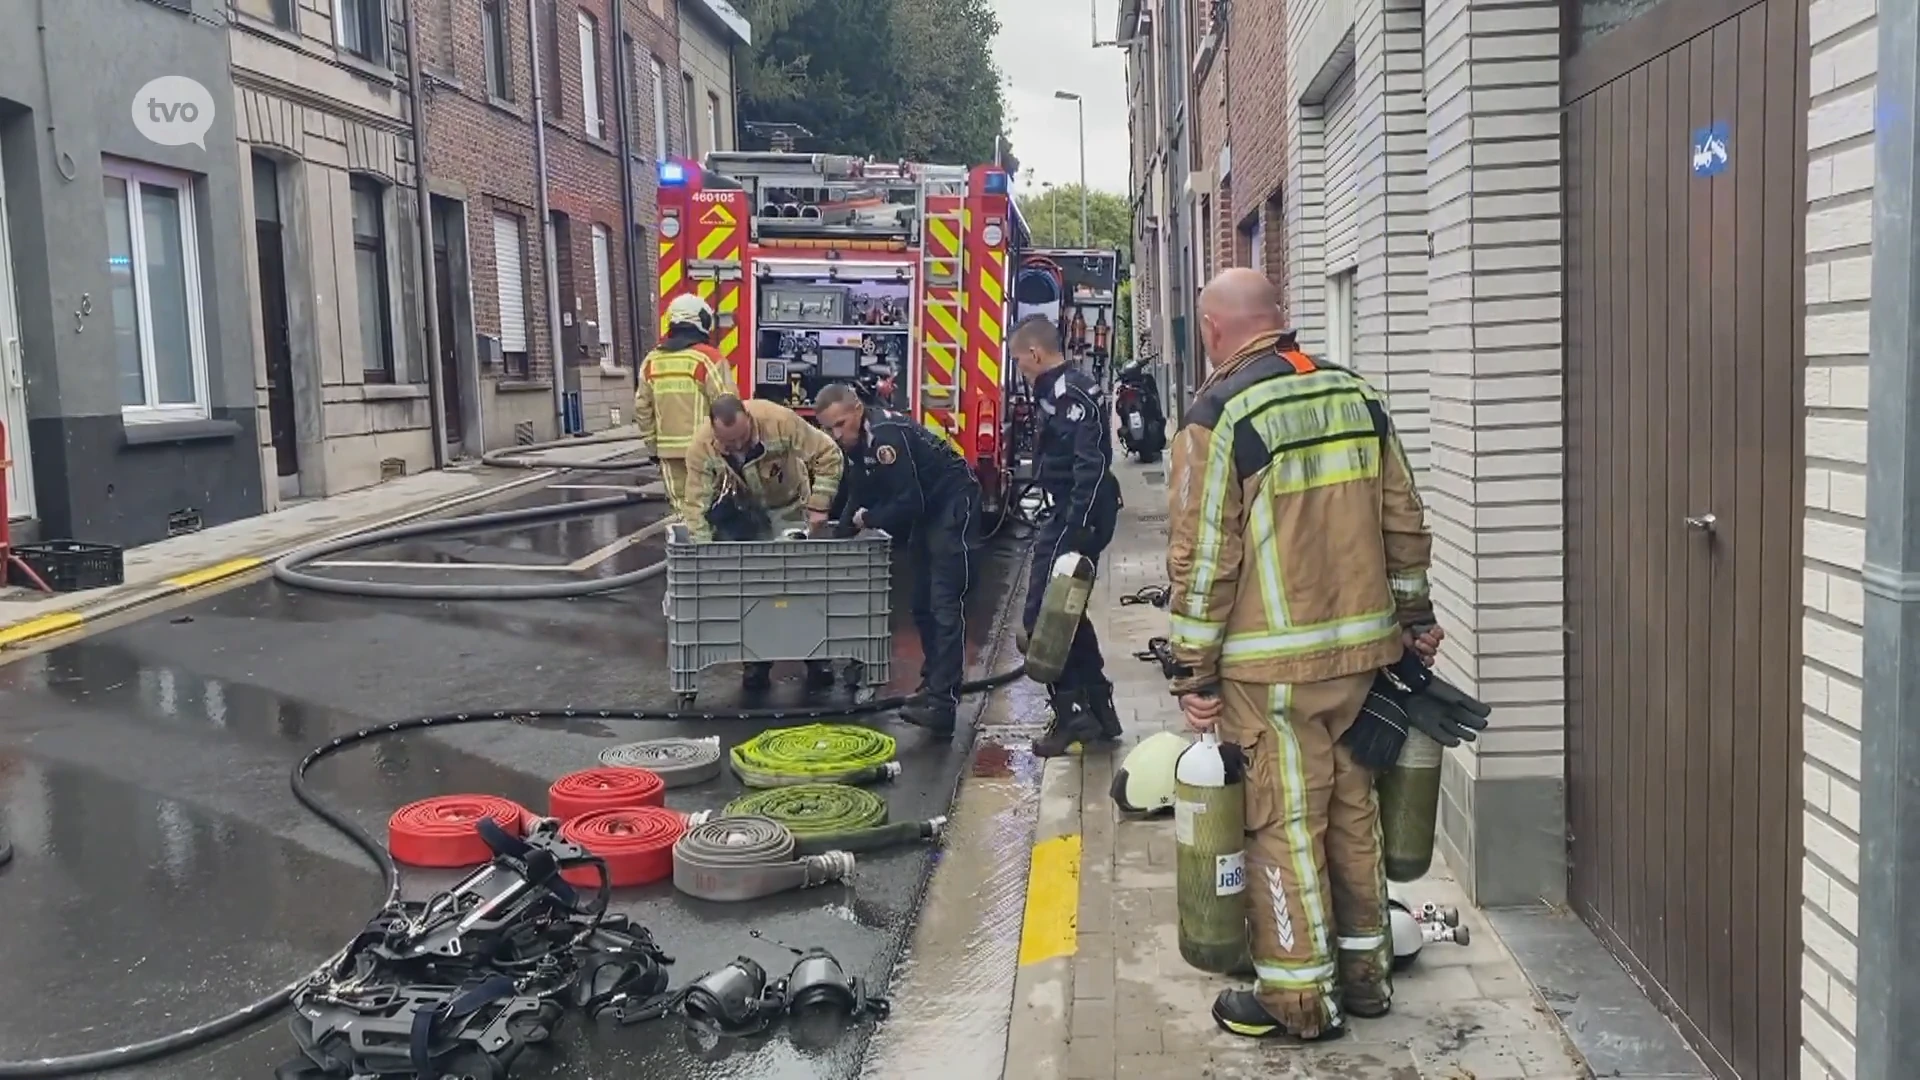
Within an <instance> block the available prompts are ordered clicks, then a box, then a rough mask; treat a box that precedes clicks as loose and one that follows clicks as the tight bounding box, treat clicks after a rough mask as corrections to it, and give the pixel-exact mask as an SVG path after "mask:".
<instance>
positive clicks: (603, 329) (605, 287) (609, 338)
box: [593, 225, 613, 360]
mask: <svg viewBox="0 0 1920 1080" xmlns="http://www.w3.org/2000/svg"><path fill="white" fill-rule="evenodd" d="M612 247H613V237H612V236H610V235H609V234H608V233H607V227H606V226H605V225H595V226H594V227H593V296H594V299H595V300H596V301H598V303H596V304H595V306H596V307H597V308H598V309H599V313H600V344H602V345H605V346H607V347H608V348H609V349H611V348H612V347H613V252H612ZM607 359H609V360H611V359H613V357H612V356H611V355H609V356H608V357H607Z"/></svg>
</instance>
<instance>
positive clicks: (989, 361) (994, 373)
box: [980, 352, 1000, 387]
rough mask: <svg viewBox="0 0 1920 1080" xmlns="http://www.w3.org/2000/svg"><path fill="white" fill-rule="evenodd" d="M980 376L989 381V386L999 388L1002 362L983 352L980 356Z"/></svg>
mask: <svg viewBox="0 0 1920 1080" xmlns="http://www.w3.org/2000/svg"><path fill="white" fill-rule="evenodd" d="M980 376H981V377H982V378H984V379H986V380H987V385H989V386H995V387H997V386H999V385H1000V361H998V360H995V359H993V358H992V357H991V356H988V355H987V354H986V353H985V352H982V353H981V354H980Z"/></svg>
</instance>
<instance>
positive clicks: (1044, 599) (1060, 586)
mask: <svg viewBox="0 0 1920 1080" xmlns="http://www.w3.org/2000/svg"><path fill="white" fill-rule="evenodd" d="M1092 595H1093V562H1092V560H1090V559H1088V558H1087V557H1086V556H1084V555H1081V554H1079V553H1077V552H1072V551H1069V552H1067V553H1066V554H1064V555H1062V556H1060V557H1059V558H1057V559H1055V560H1053V572H1052V573H1051V574H1049V575H1048V576H1047V591H1046V592H1045V593H1043V594H1042V595H1041V597H1040V614H1039V615H1037V616H1035V618H1034V620H1033V632H1032V633H1030V634H1028V635H1027V678H1029V679H1032V680H1033V681H1034V682H1039V683H1053V682H1057V681H1058V680H1059V678H1060V673H1061V672H1063V671H1065V670H1066V668H1067V653H1068V652H1070V651H1071V650H1072V649H1073V635H1074V634H1075V633H1076V632H1078V631H1079V629H1080V616H1082V615H1083V614H1085V613H1086V610H1087V598H1088V597H1090V596H1092Z"/></svg>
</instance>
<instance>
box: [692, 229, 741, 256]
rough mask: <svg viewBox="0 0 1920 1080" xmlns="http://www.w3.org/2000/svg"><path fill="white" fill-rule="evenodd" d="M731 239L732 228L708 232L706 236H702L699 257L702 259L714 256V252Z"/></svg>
mask: <svg viewBox="0 0 1920 1080" xmlns="http://www.w3.org/2000/svg"><path fill="white" fill-rule="evenodd" d="M731 239H733V230H732V229H715V230H713V231H712V232H710V233H708V234H707V235H706V236H704V237H701V239H700V248H699V252H700V255H699V257H700V258H702V259H711V258H713V253H714V252H716V251H719V250H720V248H721V246H722V245H724V244H725V243H726V242H727V241H729V240H731Z"/></svg>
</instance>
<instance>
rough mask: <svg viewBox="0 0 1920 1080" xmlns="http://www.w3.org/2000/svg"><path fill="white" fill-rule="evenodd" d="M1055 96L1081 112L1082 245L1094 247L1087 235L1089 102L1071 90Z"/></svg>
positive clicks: (1059, 92) (1058, 91)
mask: <svg viewBox="0 0 1920 1080" xmlns="http://www.w3.org/2000/svg"><path fill="white" fill-rule="evenodd" d="M1053 96H1054V97H1056V98H1059V99H1060V100H1061V101H1071V102H1073V106H1074V108H1075V109H1078V110H1079V112H1080V246H1081V247H1092V246H1093V241H1092V239H1090V238H1089V237H1088V236H1087V103H1086V102H1085V101H1083V100H1081V98H1080V95H1079V94H1076V93H1074V92H1073V91H1071V90H1055V91H1054V92H1053Z"/></svg>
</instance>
